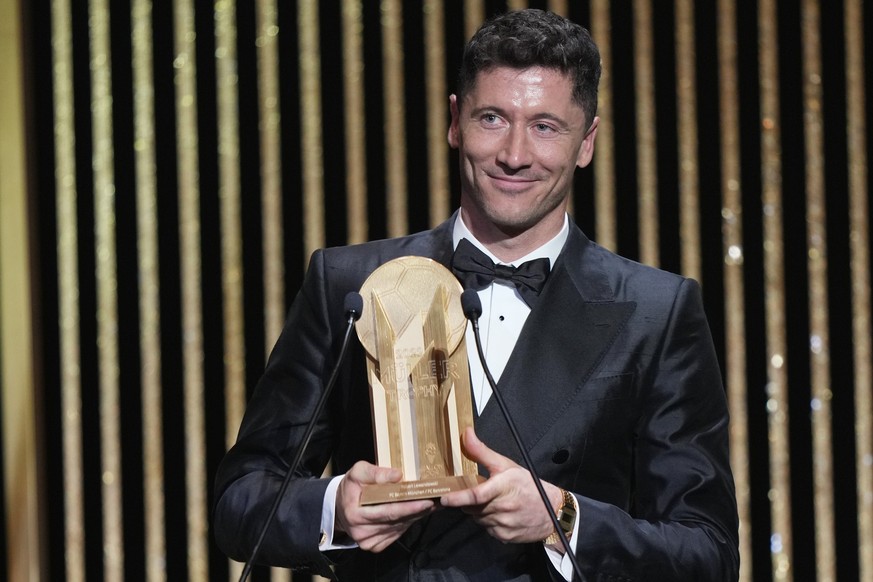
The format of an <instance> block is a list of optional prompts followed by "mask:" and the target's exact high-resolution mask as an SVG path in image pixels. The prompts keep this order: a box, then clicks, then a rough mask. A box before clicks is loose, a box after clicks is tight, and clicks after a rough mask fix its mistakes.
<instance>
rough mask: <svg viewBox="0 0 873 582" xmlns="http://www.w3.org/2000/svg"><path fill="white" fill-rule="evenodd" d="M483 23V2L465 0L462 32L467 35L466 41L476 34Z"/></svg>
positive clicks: (483, 0) (482, 0) (480, 0)
mask: <svg viewBox="0 0 873 582" xmlns="http://www.w3.org/2000/svg"><path fill="white" fill-rule="evenodd" d="M483 22H485V0H465V1H464V31H465V32H466V34H467V40H469V39H470V37H472V36H473V35H474V34H475V33H476V30H477V29H478V28H479V27H480V26H481V25H482V23H483Z"/></svg>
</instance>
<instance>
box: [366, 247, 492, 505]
mask: <svg viewBox="0 0 873 582" xmlns="http://www.w3.org/2000/svg"><path fill="white" fill-rule="evenodd" d="M461 291H462V288H461V285H460V283H458V280H457V279H455V277H454V275H452V273H451V272H450V271H449V270H448V269H446V268H445V267H443V266H442V265H441V264H439V263H438V262H436V261H434V260H432V259H427V258H424V257H414V256H409V257H400V258H398V259H394V260H393V261H389V262H387V263H385V264H384V265H382V266H381V267H379V268H378V269H376V270H375V271H373V273H372V274H371V275H370V276H369V277H368V278H367V280H366V281H365V282H364V285H363V286H362V287H361V295H362V297H363V298H364V303H365V305H364V310H363V312H364V314H365V315H364V317H362V318H361V320H360V321H358V324H357V332H358V338H359V339H360V340H361V344H362V345H363V346H364V349H365V350H366V352H367V376H368V379H369V384H370V409H371V412H372V417H373V431H374V434H375V440H376V443H375V444H376V464H377V465H379V466H381V467H396V468H398V469H400V470H401V471H402V472H403V477H402V480H401V481H400V482H399V483H388V484H378V485H375V484H374V485H367V486H365V487H364V490H363V492H362V495H361V503H362V504H363V505H369V504H375V503H385V502H389V501H405V500H411V499H427V498H431V497H439V496H440V495H443V494H445V493H448V492H450V491H457V490H460V489H466V488H468V487H472V486H474V485H475V484H476V483H478V482H480V481H481V477H480V476H479V475H478V469H477V466H476V463H474V462H473V461H471V460H469V459H468V458H467V457H465V456H464V455H463V454H462V452H461V434H462V433H463V432H464V430H465V429H466V428H467V427H468V426H473V408H472V397H471V394H470V372H469V368H468V365H467V348H466V342H465V340H464V331H465V329H466V326H467V319H466V318H465V317H464V314H463V312H462V310H461V302H460V297H461Z"/></svg>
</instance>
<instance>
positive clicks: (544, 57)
mask: <svg viewBox="0 0 873 582" xmlns="http://www.w3.org/2000/svg"><path fill="white" fill-rule="evenodd" d="M537 66H539V67H546V68H549V69H556V70H558V71H560V72H562V73H564V74H568V75H570V77H571V79H572V81H573V100H574V101H576V103H578V104H579V105H581V106H582V109H583V111H584V112H585V117H586V120H585V121H586V123H588V124H590V123H591V122H592V121H593V120H594V114H595V113H596V111H597V85H598V83H599V82H600V51H599V50H597V45H596V44H594V41H593V40H592V39H591V35H590V34H589V32H588V31H587V30H585V29H584V28H583V27H581V26H579V25H578V24H576V23H574V22H572V21H570V20H568V19H566V18H564V17H563V16H559V15H557V14H555V13H554V12H546V11H543V10H538V9H535V8H531V9H527V10H520V11H517V12H507V13H505V14H501V15H498V16H496V17H494V18H491V19H490V20H488V21H486V22H485V23H484V24H483V25H482V26H481V27H480V28H479V30H478V31H476V34H474V35H473V38H471V39H470V41H469V42H468V43H467V46H466V47H464V56H463V58H462V60H461V69H460V71H459V74H458V84H457V88H456V92H457V95H458V101H461V100H462V99H463V97H464V95H465V94H466V93H467V92H468V91H470V90H471V89H472V88H473V86H474V85H475V84H476V77H477V75H478V74H479V73H481V72H483V71H487V70H489V69H492V68H494V67H511V68H513V69H527V68H529V67H537Z"/></svg>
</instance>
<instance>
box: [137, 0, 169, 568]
mask: <svg viewBox="0 0 873 582" xmlns="http://www.w3.org/2000/svg"><path fill="white" fill-rule="evenodd" d="M131 21H132V28H133V30H132V42H133V80H134V91H133V99H134V101H133V104H134V152H135V156H136V159H135V164H136V201H137V237H138V238H137V261H138V266H139V298H140V302H139V317H140V357H141V359H142V367H141V370H140V377H141V381H142V406H143V412H142V414H143V435H142V437H143V439H142V440H143V479H144V495H145V498H144V500H143V505H144V508H145V556H146V563H145V566H146V572H145V576H146V579H147V580H150V581H158V580H164V579H166V560H167V553H166V540H165V539H164V455H163V432H162V430H161V405H162V404H161V403H162V398H161V341H160V337H161V328H160V315H159V314H160V312H161V305H160V295H159V286H160V283H159V275H158V224H157V222H158V216H157V188H156V185H155V180H156V177H155V108H154V84H153V82H152V78H153V77H152V75H153V69H154V67H153V63H152V44H153V43H152V3H151V0H134V2H133V4H132V5H131Z"/></svg>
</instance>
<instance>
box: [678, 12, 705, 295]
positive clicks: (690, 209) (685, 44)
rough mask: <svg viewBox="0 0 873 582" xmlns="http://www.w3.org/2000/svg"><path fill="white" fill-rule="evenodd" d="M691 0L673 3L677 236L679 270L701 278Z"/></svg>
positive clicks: (694, 59)
mask: <svg viewBox="0 0 873 582" xmlns="http://www.w3.org/2000/svg"><path fill="white" fill-rule="evenodd" d="M696 59H697V56H696V54H695V50H694V2H693V0H677V2H676V77H677V78H676V83H677V85H676V105H677V112H676V113H677V117H678V118H679V128H678V130H679V221H680V222H679V235H680V239H681V247H682V273H683V274H685V275H686V276H688V277H692V278H694V279H697V280H698V281H699V280H700V278H701V272H702V269H701V267H700V186H699V175H698V174H699V170H698V161H697V83H696V82H695V77H694V65H695V62H696Z"/></svg>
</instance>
